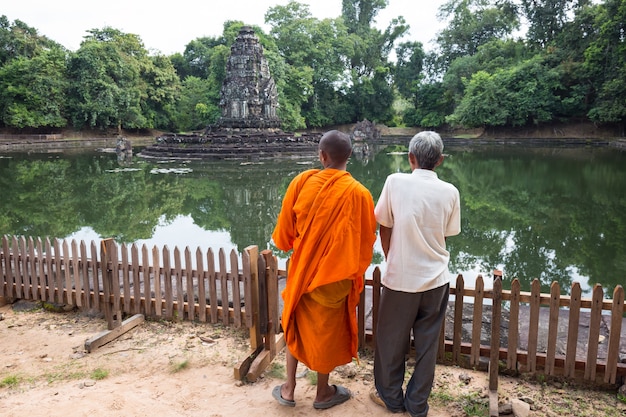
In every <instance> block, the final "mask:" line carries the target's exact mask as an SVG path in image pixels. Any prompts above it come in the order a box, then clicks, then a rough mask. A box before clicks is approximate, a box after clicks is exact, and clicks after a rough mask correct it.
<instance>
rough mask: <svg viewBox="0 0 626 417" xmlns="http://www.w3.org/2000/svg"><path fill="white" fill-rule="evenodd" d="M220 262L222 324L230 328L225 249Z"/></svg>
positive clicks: (220, 252) (220, 256)
mask: <svg viewBox="0 0 626 417" xmlns="http://www.w3.org/2000/svg"><path fill="white" fill-rule="evenodd" d="M219 262H220V270H219V272H218V276H219V280H220V290H221V291H220V299H221V300H222V323H224V325H225V326H228V323H229V320H230V319H229V317H228V316H229V314H228V310H229V309H228V277H227V276H226V253H225V252H224V248H220V250H219Z"/></svg>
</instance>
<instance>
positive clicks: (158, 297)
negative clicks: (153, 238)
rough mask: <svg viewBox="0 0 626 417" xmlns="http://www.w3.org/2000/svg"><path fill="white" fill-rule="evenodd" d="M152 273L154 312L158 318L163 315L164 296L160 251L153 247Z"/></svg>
mask: <svg viewBox="0 0 626 417" xmlns="http://www.w3.org/2000/svg"><path fill="white" fill-rule="evenodd" d="M152 271H153V275H154V310H155V312H156V315H157V317H161V316H162V315H163V295H162V293H161V266H160V262H159V249H158V248H157V247H156V245H155V246H153V247H152Z"/></svg>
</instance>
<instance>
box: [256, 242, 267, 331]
mask: <svg viewBox="0 0 626 417" xmlns="http://www.w3.org/2000/svg"><path fill="white" fill-rule="evenodd" d="M258 266H259V279H258V284H259V331H260V332H261V335H263V334H265V333H267V322H268V316H267V267H266V265H265V258H264V257H263V256H262V255H261V254H259V257H258Z"/></svg>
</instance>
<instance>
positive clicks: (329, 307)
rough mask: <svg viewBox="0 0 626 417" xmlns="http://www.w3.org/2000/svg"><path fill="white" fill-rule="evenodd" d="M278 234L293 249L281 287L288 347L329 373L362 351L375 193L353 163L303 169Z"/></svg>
mask: <svg viewBox="0 0 626 417" xmlns="http://www.w3.org/2000/svg"><path fill="white" fill-rule="evenodd" d="M272 239H273V240H274V243H275V244H276V246H277V247H278V248H279V249H281V250H284V251H288V250H290V249H293V254H292V256H291V259H290V262H289V273H288V277H287V284H286V287H285V289H284V290H283V292H282V297H283V301H284V307H283V312H282V327H283V330H284V333H285V341H286V343H287V347H288V349H289V351H290V352H291V354H292V355H293V356H294V357H295V358H296V359H298V360H299V361H301V362H302V363H304V364H305V365H307V366H308V367H309V368H310V369H312V370H314V371H317V372H321V373H330V371H332V370H333V369H334V368H335V367H336V366H339V365H343V364H346V363H349V362H350V361H351V360H352V358H356V357H357V349H358V333H357V320H356V306H357V305H358V303H359V299H360V294H361V291H362V290H363V287H364V280H363V274H364V273H365V271H366V269H367V268H368V266H369V265H370V263H371V260H372V251H373V245H374V241H375V240H376V219H375V217H374V202H373V199H372V196H371V194H370V192H369V191H368V190H367V189H366V188H365V187H364V186H363V185H361V184H360V183H359V182H358V181H356V180H355V179H354V178H352V176H351V175H350V174H349V173H348V172H347V171H340V170H336V169H328V168H327V169H324V170H318V169H312V170H308V171H305V172H303V173H301V174H299V175H298V176H296V177H295V178H294V179H293V180H292V182H291V184H290V185H289V188H288V189H287V192H286V194H285V197H284V199H283V203H282V208H281V212H280V215H279V216H278V221H277V224H276V228H275V230H274V233H273V235H272Z"/></svg>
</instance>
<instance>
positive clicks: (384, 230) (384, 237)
mask: <svg viewBox="0 0 626 417" xmlns="http://www.w3.org/2000/svg"><path fill="white" fill-rule="evenodd" d="M392 231H393V228H390V227H385V226H383V225H380V243H381V245H382V247H383V253H384V254H385V259H387V254H388V253H389V243H390V242H391V232H392Z"/></svg>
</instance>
